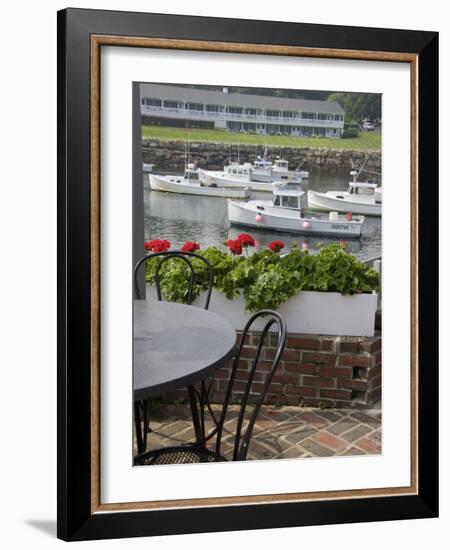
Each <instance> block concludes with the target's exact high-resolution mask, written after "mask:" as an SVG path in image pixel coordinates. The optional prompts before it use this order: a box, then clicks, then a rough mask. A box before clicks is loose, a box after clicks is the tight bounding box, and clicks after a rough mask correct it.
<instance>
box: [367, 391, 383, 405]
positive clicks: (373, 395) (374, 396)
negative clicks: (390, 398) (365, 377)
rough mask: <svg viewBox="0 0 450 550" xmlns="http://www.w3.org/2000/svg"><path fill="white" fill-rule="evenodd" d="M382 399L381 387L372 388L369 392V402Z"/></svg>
mask: <svg viewBox="0 0 450 550" xmlns="http://www.w3.org/2000/svg"><path fill="white" fill-rule="evenodd" d="M380 399H381V387H379V388H376V389H375V390H372V391H370V392H369V398H368V401H369V404H372V403H374V402H375V401H379V400H380Z"/></svg>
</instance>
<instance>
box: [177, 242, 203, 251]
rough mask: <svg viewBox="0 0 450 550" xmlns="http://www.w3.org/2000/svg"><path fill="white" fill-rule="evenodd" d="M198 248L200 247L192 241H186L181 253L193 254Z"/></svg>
mask: <svg viewBox="0 0 450 550" xmlns="http://www.w3.org/2000/svg"><path fill="white" fill-rule="evenodd" d="M199 248H200V245H199V244H198V243H196V242H194V241H186V242H185V243H184V245H183V246H182V247H181V251H182V252H195V251H196V250H198V249H199Z"/></svg>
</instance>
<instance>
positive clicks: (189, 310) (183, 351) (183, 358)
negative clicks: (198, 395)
mask: <svg viewBox="0 0 450 550" xmlns="http://www.w3.org/2000/svg"><path fill="white" fill-rule="evenodd" d="M235 345H236V331H235V329H234V327H233V326H232V325H231V324H230V323H229V322H228V321H227V320H226V319H223V318H222V317H220V316H219V315H217V314H216V313H213V312H211V311H207V310H205V309H201V308H198V307H192V306H186V305H183V304H177V303H172V302H156V301H149V302H146V301H145V300H135V301H134V351H133V355H134V362H133V388H134V398H135V399H143V398H145V397H152V396H158V395H162V394H164V393H166V392H167V391H169V390H174V389H178V388H184V387H186V386H188V385H189V384H193V383H194V382H199V381H200V380H202V379H203V378H205V377H207V376H209V375H210V374H212V373H213V372H214V371H215V370H216V369H218V368H220V367H221V366H222V365H223V364H224V363H225V361H226V360H227V359H229V358H230V357H231V356H232V355H233V351H234V348H235Z"/></svg>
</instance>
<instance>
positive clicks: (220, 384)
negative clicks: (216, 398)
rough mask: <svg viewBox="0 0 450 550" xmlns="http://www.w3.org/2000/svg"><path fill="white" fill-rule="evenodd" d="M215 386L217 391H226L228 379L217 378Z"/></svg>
mask: <svg viewBox="0 0 450 550" xmlns="http://www.w3.org/2000/svg"><path fill="white" fill-rule="evenodd" d="M216 387H217V389H218V390H219V391H226V390H227V387H228V380H217V385H216Z"/></svg>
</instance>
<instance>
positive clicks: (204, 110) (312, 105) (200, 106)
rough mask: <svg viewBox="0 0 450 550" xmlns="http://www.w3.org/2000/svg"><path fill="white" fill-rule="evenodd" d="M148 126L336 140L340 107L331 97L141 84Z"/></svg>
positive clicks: (341, 121)
mask: <svg viewBox="0 0 450 550" xmlns="http://www.w3.org/2000/svg"><path fill="white" fill-rule="evenodd" d="M140 88H141V114H142V116H143V117H144V120H145V122H146V123H148V124H164V125H173V126H185V127H186V126H187V127H202V128H222V129H227V130H229V131H231V132H247V133H256V134H276V135H291V136H323V137H331V138H339V137H341V135H342V132H343V131H344V110H343V109H342V107H341V106H340V105H339V104H338V103H336V102H334V101H318V100H310V99H291V98H284V97H271V96H264V95H253V94H234V93H228V89H227V88H223V90H222V91H211V90H205V89H199V88H187V87H182V86H170V85H165V84H141V86H140Z"/></svg>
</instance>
